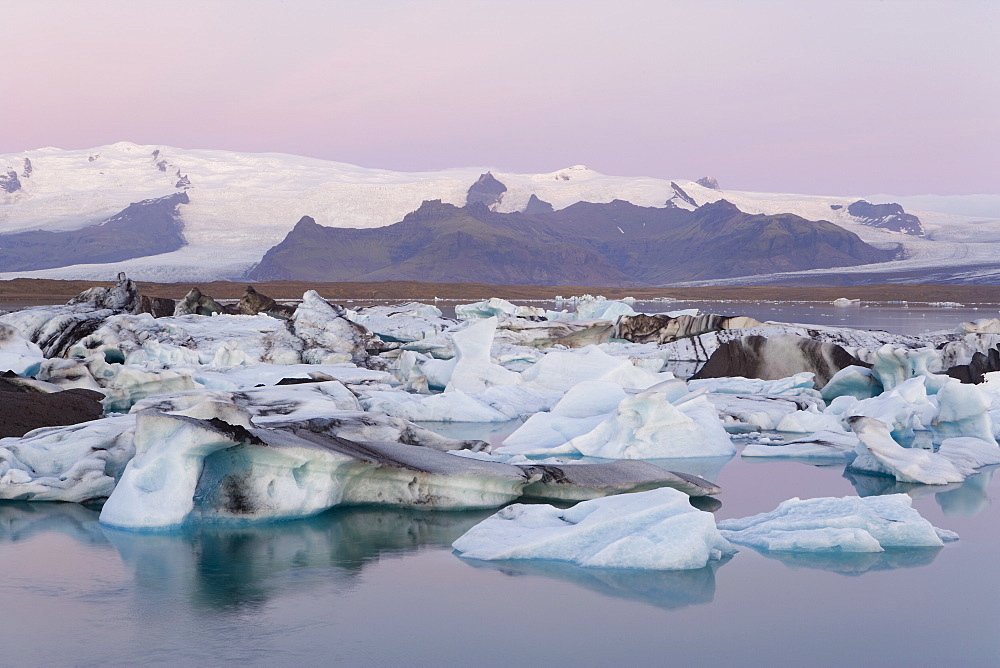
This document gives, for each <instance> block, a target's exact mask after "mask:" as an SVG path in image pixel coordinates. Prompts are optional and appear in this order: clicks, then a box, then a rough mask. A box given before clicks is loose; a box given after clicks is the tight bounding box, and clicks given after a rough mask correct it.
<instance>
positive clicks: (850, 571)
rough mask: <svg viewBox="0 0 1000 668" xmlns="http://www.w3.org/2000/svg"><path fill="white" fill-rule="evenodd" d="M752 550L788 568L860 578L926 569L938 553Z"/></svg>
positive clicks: (934, 550)
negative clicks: (812, 569)
mask: <svg viewBox="0 0 1000 668" xmlns="http://www.w3.org/2000/svg"><path fill="white" fill-rule="evenodd" d="M750 549H753V550H754V551H755V552H757V553H758V554H762V555H764V556H765V557H767V558H769V559H777V560H778V561H780V562H781V563H783V564H784V565H786V566H788V567H789V568H815V569H819V570H823V571H830V572H832V573H840V574H841V575H862V574H864V573H868V572H870V571H891V570H893V569H896V568H916V567H918V566H927V565H929V564H930V563H931V562H932V561H934V558H935V557H936V556H937V555H938V552H940V551H941V549H942V548H940V547H920V548H908V549H899V548H895V549H890V550H886V551H885V552H839V553H830V552H824V553H818V552H768V551H764V550H756V549H754V548H750Z"/></svg>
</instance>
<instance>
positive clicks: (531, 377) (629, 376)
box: [521, 346, 674, 393]
mask: <svg viewBox="0 0 1000 668" xmlns="http://www.w3.org/2000/svg"><path fill="white" fill-rule="evenodd" d="M673 377H674V376H673V374H672V373H653V372H651V371H647V370H646V369H642V368H639V367H637V366H636V365H634V364H632V362H631V361H629V360H628V359H621V358H619V357H612V356H611V355H608V354H607V353H605V352H604V351H603V350H601V349H600V348H598V347H597V346H587V347H585V348H580V349H578V350H553V351H551V352H549V353H547V354H546V355H545V356H544V357H542V358H541V359H540V360H538V361H537V362H535V363H534V364H533V365H531V366H530V367H528V368H527V369H526V370H524V371H523V372H522V373H521V379H522V382H523V383H524V384H526V385H529V386H532V387H537V388H540V389H545V390H551V391H554V392H559V393H565V392H568V391H569V390H570V389H571V388H572V387H573V386H575V385H577V384H578V383H581V382H583V381H585V380H606V381H611V382H614V383H617V384H618V385H620V386H621V387H624V388H626V389H633V390H645V389H647V388H649V387H651V386H653V385H655V384H657V383H661V382H663V381H665V380H670V379H672V378H673Z"/></svg>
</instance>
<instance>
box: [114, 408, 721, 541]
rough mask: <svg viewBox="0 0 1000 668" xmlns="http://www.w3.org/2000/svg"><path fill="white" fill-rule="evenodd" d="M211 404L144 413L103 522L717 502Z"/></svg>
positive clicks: (627, 472) (630, 478)
mask: <svg viewBox="0 0 1000 668" xmlns="http://www.w3.org/2000/svg"><path fill="white" fill-rule="evenodd" d="M207 403H208V405H205V404H198V405H195V406H192V407H191V408H190V409H188V411H185V412H188V413H192V414H197V415H198V418H193V417H189V416H185V415H174V414H167V413H161V412H156V411H152V410H150V411H142V412H139V413H137V414H136V416H135V420H136V428H135V430H136V431H135V438H134V443H135V453H136V454H135V457H134V458H133V459H132V460H131V461H130V462H129V464H128V466H127V467H126V468H125V471H124V472H123V474H122V476H121V479H120V480H119V482H118V484H117V486H116V487H115V489H114V492H113V493H112V494H111V496H110V498H109V499H108V501H107V503H106V504H105V506H104V509H103V510H102V512H101V522H102V523H104V524H108V525H111V526H117V527H122V528H131V529H154V528H168V527H175V526H179V525H181V524H186V523H191V522H199V521H232V520H244V521H246V520H272V519H289V518H295V517H304V516H308V515H313V514H316V513H318V512H321V511H323V510H326V509H327V508H330V507H333V506H337V505H359V504H379V505H388V506H414V507H424V508H435V509H444V510H449V509H471V508H491V507H497V506H500V505H503V504H505V503H509V502H510V501H513V500H515V499H517V498H519V497H520V496H522V495H525V494H528V495H530V496H533V497H538V498H543V499H544V498H548V499H553V498H558V499H564V500H580V499H587V498H592V497H594V496H602V495H607V494H618V493H622V492H630V491H634V490H635V489H649V488H650V487H656V486H662V485H670V486H674V487H678V488H680V489H683V490H685V492H690V493H693V494H707V493H708V494H710V493H716V492H718V487H716V486H714V485H712V484H711V483H708V482H707V481H704V480H701V479H699V478H696V477H694V476H686V475H680V474H675V473H671V472H669V471H664V470H662V469H659V468H658V467H655V466H652V465H647V464H644V463H642V462H618V463H615V464H614V465H604V466H601V467H594V466H590V465H585V464H583V465H578V466H575V467H573V469H572V471H571V472H568V471H562V470H560V469H558V468H552V467H548V466H534V465H530V466H527V467H518V466H511V465H507V464H500V463H493V462H484V461H478V460H475V459H470V458H466V457H456V456H453V455H450V454H448V453H447V452H442V451H441V450H439V449H437V448H434V447H421V446H419V445H412V444H410V443H404V442H392V441H384V440H373V441H363V442H362V441H353V440H348V439H346V438H342V437H341V436H339V435H336V432H337V430H338V429H340V428H341V425H338V424H337V419H336V417H334V418H332V419H330V420H329V422H324V421H323V420H322V419H312V420H301V421H281V422H279V421H274V422H268V423H266V425H263V426H255V425H254V424H253V422H252V421H251V417H250V415H249V414H247V413H246V412H243V414H242V416H241V415H240V414H239V413H240V409H239V408H238V407H234V406H232V405H230V404H220V403H219V402H207ZM213 416H214V417H213ZM225 420H229V421H228V422H226V421H225ZM328 430H329V431H332V432H333V433H327V431H328ZM362 431H363V430H362ZM403 435H404V434H403V433H402V432H401V436H403ZM438 440H439V441H444V440H446V439H443V437H438ZM456 445H457V446H460V445H461V443H459V442H457V441H452V444H451V446H447V445H446V446H445V447H446V448H448V449H452V448H454V447H456Z"/></svg>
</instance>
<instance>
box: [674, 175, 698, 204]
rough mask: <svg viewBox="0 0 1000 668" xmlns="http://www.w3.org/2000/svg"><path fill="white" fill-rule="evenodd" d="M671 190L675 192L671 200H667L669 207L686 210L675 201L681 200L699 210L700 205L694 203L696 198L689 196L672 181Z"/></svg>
mask: <svg viewBox="0 0 1000 668" xmlns="http://www.w3.org/2000/svg"><path fill="white" fill-rule="evenodd" d="M670 188H671V189H672V190H673V191H674V194H673V195H671V196H670V199H668V200H667V206H673V207H674V208H685V207H680V206H679V205H678V204H677V202H676V201H674V200H680V201H682V202H685V203H687V204H690V205H691V206H693V207H695V208H698V203H697V202H695V201H694V198H693V197H691V196H690V195H688V194H687V193H686V192H684V189H683V188H681V187H680V186H679V185H677V184H676V183H674V182H673V181H671V182H670Z"/></svg>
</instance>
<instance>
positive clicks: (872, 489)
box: [844, 466, 1000, 517]
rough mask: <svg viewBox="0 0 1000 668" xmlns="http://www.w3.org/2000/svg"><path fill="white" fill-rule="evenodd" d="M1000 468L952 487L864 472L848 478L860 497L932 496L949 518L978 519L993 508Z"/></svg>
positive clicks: (852, 473) (954, 484) (845, 473)
mask: <svg viewBox="0 0 1000 668" xmlns="http://www.w3.org/2000/svg"><path fill="white" fill-rule="evenodd" d="M998 468H1000V467H998V466H991V467H988V468H984V469H982V470H981V471H980V472H979V473H977V474H975V475H973V476H970V477H969V478H967V479H966V480H965V481H964V482H961V483H952V484H950V485H921V484H919V483H909V482H899V481H898V480H896V479H895V478H891V477H888V476H878V475H865V474H863V473H854V472H850V471H845V472H844V477H845V478H847V479H848V480H850V481H851V484H852V485H854V489H855V490H857V492H858V496H884V495H886V494H909V495H910V496H911V497H913V498H914V499H919V498H922V497H925V496H929V495H931V494H933V495H934V500H935V501H937V503H938V505H939V506H941V510H942V511H943V512H944V514H945V515H949V516H958V517H974V516H976V515H978V514H979V513H981V512H983V511H984V510H986V509H987V508H989V506H990V497H989V492H988V489H989V486H990V482H991V481H992V480H993V473H994V472H995V471H996V470H997V469H998Z"/></svg>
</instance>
